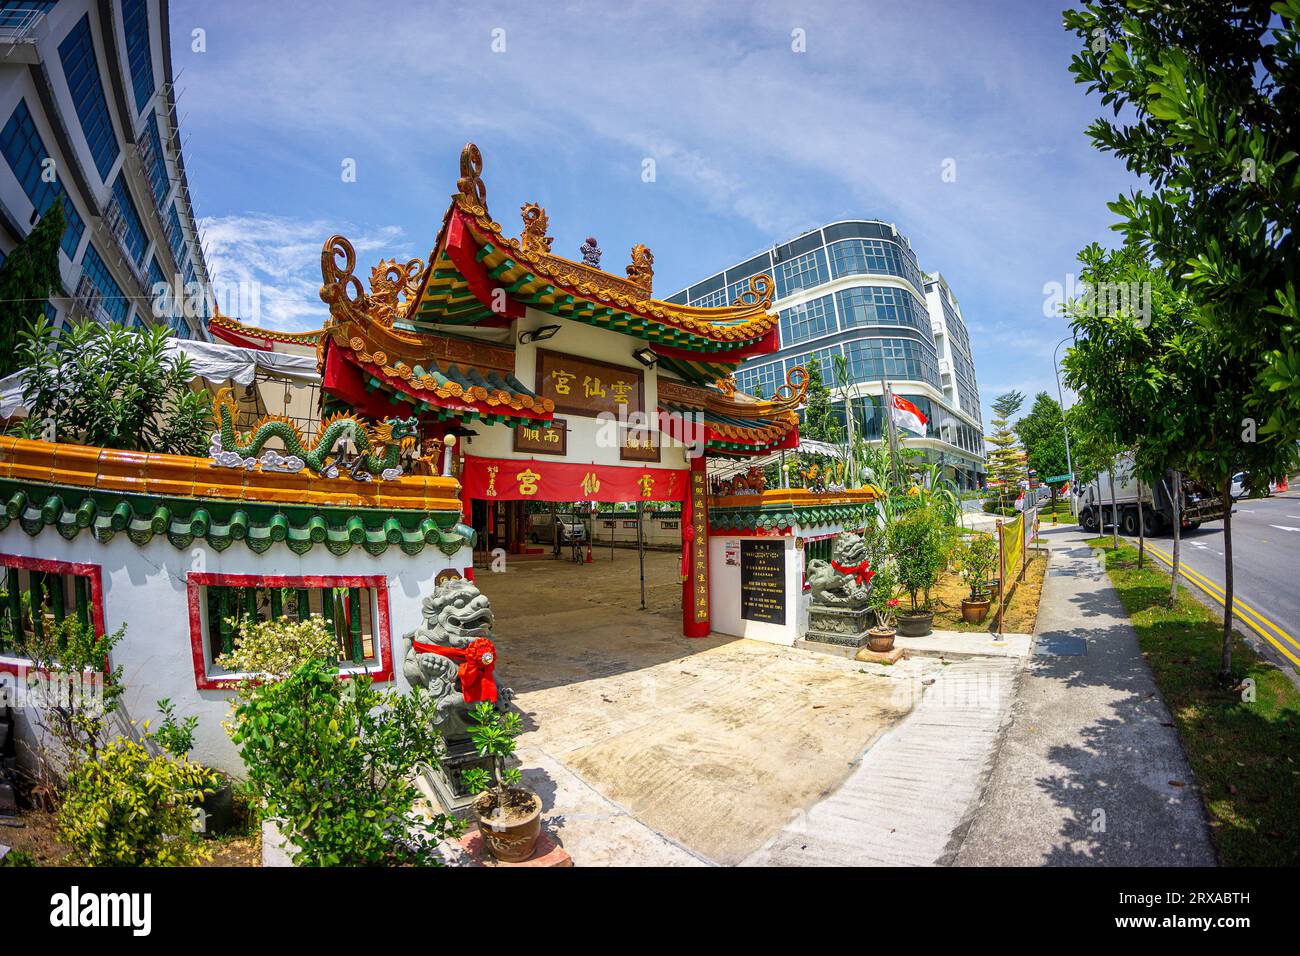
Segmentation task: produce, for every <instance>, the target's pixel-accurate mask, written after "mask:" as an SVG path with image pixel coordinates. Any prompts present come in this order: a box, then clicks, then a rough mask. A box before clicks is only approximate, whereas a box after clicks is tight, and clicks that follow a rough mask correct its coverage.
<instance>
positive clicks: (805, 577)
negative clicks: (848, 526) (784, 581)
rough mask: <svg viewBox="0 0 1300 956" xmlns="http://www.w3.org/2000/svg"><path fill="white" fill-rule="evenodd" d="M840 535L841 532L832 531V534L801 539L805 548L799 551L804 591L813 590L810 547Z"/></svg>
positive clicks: (800, 572) (811, 535) (813, 535)
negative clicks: (810, 575)
mask: <svg viewBox="0 0 1300 956" xmlns="http://www.w3.org/2000/svg"><path fill="white" fill-rule="evenodd" d="M838 533H839V532H837V531H832V532H831V533H830V534H810V535H808V536H807V537H805V538H802V539H801V540H802V541H803V547H802V548H800V549H799V554H800V556H801V557H800V559H799V560H800V569H799V580H800V581H801V582H802V584H803V590H804V591H811V590H812V585H810V584H809V583H808V545H809V544H811V543H812V542H814V541H825V540H827V539H828V538H833V537H835V535H836V534H838Z"/></svg>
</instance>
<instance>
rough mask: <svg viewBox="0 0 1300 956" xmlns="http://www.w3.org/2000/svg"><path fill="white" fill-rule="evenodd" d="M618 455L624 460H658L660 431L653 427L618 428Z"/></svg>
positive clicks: (622, 426) (621, 426)
mask: <svg viewBox="0 0 1300 956" xmlns="http://www.w3.org/2000/svg"><path fill="white" fill-rule="evenodd" d="M618 457H619V458H620V459H622V460H623V461H658V460H659V432H658V431H657V430H655V429H652V428H629V427H627V426H624V425H620V426H619V428H618Z"/></svg>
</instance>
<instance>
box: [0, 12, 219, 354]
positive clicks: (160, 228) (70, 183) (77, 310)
mask: <svg viewBox="0 0 1300 956" xmlns="http://www.w3.org/2000/svg"><path fill="white" fill-rule="evenodd" d="M168 13H169V10H168V4H167V0H111V2H108V0H106V2H91V0H60V2H58V3H55V2H52V0H46V2H0V53H2V54H3V55H2V56H0V255H8V253H9V252H10V251H12V249H13V247H14V246H15V245H17V244H18V243H19V242H20V241H22V239H23V238H24V237H25V236H26V235H27V234H28V233H29V232H30V231H31V228H32V226H33V225H34V224H35V223H36V222H38V221H39V220H40V217H41V216H42V215H43V214H44V213H45V212H46V210H47V209H49V207H50V206H51V205H52V204H53V203H54V202H55V201H56V200H61V201H62V203H63V208H64V215H65V217H66V219H67V227H66V228H65V230H64V233H63V240H62V243H61V245H60V248H61V250H62V251H61V252H60V254H59V268H60V272H61V273H62V279H63V288H62V290H60V291H56V292H55V294H54V295H52V296H51V297H50V301H49V303H48V305H47V307H46V309H45V312H46V315H48V316H50V318H51V320H52V321H53V322H54V323H55V325H56V326H59V327H66V326H67V325H69V324H71V323H73V322H78V321H83V320H86V319H89V320H93V321H98V322H105V323H119V324H122V325H128V326H131V327H134V328H139V327H141V326H144V325H153V324H166V325H168V326H170V327H171V328H172V329H173V330H174V331H175V333H176V334H177V335H180V336H182V337H185V338H196V339H203V340H208V341H210V340H211V334H210V333H209V332H208V328H207V321H206V320H207V314H206V313H207V311H208V307H204V308H201V309H199V310H194V309H191V310H189V311H191V312H194V311H200V312H202V313H204V314H198V315H190V314H186V309H185V308H184V301H183V300H177V298H176V297H175V296H170V297H166V298H160V297H155V296H154V294H153V293H154V286H155V284H156V283H158V282H166V283H167V284H168V285H170V286H173V287H174V286H175V284H176V277H177V276H179V277H181V282H182V283H198V284H199V285H200V286H201V287H202V295H201V296H194V295H192V294H191V292H192V290H193V286H192V285H191V286H190V288H189V289H187V290H186V298H189V299H190V300H191V304H193V303H195V302H199V301H201V302H203V303H208V304H210V303H211V302H212V284H211V281H210V278H209V274H208V265H207V262H206V259H205V257H204V254H203V247H202V244H201V242H200V240H199V235H198V230H197V223H196V222H195V217H194V209H193V206H192V205H191V203H190V198H189V188H188V185H187V182H186V176H185V160H184V157H183V156H182V154H181V148H180V141H181V136H180V130H179V126H178V117H177V113H176V99H175V90H174V89H173V83H172V58H171V43H170V38H169V29H168ZM155 299H157V301H156V302H155Z"/></svg>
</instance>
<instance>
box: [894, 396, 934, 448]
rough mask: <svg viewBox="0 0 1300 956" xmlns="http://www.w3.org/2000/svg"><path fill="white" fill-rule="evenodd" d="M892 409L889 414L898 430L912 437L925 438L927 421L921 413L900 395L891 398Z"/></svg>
mask: <svg viewBox="0 0 1300 956" xmlns="http://www.w3.org/2000/svg"><path fill="white" fill-rule="evenodd" d="M893 399H894V407H893V408H892V409H890V414H891V415H892V416H893V418H894V424H895V425H896V426H898V427H899V428H902V429H905V430H907V431H909V432H911V433H912V434H913V435H919V436H920V437H922V438H924V437H925V426H926V422H927V421H929V419H927V418H926V417H925V415H924V413H922V411H921V410H920V409H919V408H917V407H916V406H915V405H913V404H912V403H911V402H909V401H908V400H907V399H905V398H903V396H901V395H895V396H893Z"/></svg>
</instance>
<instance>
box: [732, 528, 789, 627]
mask: <svg viewBox="0 0 1300 956" xmlns="http://www.w3.org/2000/svg"><path fill="white" fill-rule="evenodd" d="M740 616H741V617H742V618H744V619H745V620H746V621H761V622H763V623H766V624H784V623H785V542H784V541H782V540H775V541H749V540H745V541H741V542H740Z"/></svg>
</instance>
